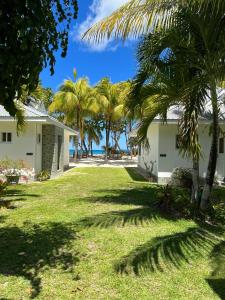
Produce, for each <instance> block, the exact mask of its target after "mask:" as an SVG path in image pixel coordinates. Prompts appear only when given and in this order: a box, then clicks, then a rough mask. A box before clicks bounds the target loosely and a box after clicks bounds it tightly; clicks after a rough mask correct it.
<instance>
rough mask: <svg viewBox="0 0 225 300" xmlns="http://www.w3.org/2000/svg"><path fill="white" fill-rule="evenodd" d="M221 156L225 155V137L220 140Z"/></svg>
mask: <svg viewBox="0 0 225 300" xmlns="http://www.w3.org/2000/svg"><path fill="white" fill-rule="evenodd" d="M219 154H224V137H220V138H219Z"/></svg>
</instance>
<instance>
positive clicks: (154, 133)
mask: <svg viewBox="0 0 225 300" xmlns="http://www.w3.org/2000/svg"><path fill="white" fill-rule="evenodd" d="M148 142H149V147H148V148H146V147H144V145H142V146H141V149H140V150H141V153H140V154H139V156H138V166H139V167H141V168H142V169H146V166H147V168H148V169H149V168H151V166H152V165H153V172H152V173H153V174H154V175H156V176H157V174H158V151H159V124H151V125H150V126H149V128H148Z"/></svg>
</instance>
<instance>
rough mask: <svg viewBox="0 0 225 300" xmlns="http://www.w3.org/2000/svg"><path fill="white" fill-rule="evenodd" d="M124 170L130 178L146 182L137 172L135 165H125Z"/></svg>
mask: <svg viewBox="0 0 225 300" xmlns="http://www.w3.org/2000/svg"><path fill="white" fill-rule="evenodd" d="M125 170H126V171H127V173H128V174H129V176H130V177H131V179H132V180H134V181H140V182H147V180H146V179H145V178H144V177H143V176H142V175H141V174H139V173H138V171H137V168H136V167H126V168H125Z"/></svg>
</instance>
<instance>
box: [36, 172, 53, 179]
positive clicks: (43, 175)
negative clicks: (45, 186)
mask: <svg viewBox="0 0 225 300" xmlns="http://www.w3.org/2000/svg"><path fill="white" fill-rule="evenodd" d="M49 178H50V173H49V171H47V170H43V171H41V172H39V173H38V174H37V180H38V181H46V180H48V179H49Z"/></svg>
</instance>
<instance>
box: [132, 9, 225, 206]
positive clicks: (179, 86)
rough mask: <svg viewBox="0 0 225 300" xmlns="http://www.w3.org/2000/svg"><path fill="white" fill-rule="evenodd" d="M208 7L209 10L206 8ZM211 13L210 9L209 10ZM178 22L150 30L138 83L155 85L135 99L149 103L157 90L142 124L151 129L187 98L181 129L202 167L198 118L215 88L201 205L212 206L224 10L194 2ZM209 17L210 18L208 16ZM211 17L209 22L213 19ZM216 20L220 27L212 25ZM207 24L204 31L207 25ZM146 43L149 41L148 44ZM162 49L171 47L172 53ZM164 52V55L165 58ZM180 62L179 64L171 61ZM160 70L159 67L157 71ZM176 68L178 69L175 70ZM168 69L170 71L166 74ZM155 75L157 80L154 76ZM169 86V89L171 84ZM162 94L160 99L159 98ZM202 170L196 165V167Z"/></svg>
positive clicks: (148, 87)
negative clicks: (194, 7) (213, 10)
mask: <svg viewBox="0 0 225 300" xmlns="http://www.w3.org/2000/svg"><path fill="white" fill-rule="evenodd" d="M204 13H205V11H204ZM208 13H209V15H210V11H209V12H208ZM176 16H177V19H176V24H177V26H176V24H175V25H174V28H172V29H170V30H168V31H166V32H164V31H163V34H161V35H160V33H157V34H155V35H154V36H150V38H149V40H148V39H147V40H146V41H147V42H146V45H145V44H144V47H142V50H141V51H140V52H139V58H140V60H141V71H140V72H139V74H138V77H137V82H138V84H137V86H136V87H135V88H134V94H135V93H136V91H137V90H138V86H142V85H143V84H144V83H146V80H147V79H148V80H151V83H152V82H153V83H154V85H152V84H151V85H147V86H145V88H144V89H142V94H141V97H140V99H139V101H137V100H138V98H137V97H136V98H135V102H138V103H139V104H140V101H141V102H142V105H146V102H145V101H144V100H145V99H146V98H148V97H149V96H154V101H151V105H150V106H149V103H148V102H147V105H146V107H145V112H144V114H145V118H144V120H143V122H142V127H141V130H142V131H144V135H143V134H142V137H144V136H145V134H146V130H147V128H148V126H149V123H150V122H151V121H152V119H153V118H154V116H155V115H156V114H157V113H162V112H163V110H164V111H166V109H167V108H168V107H169V106H170V105H172V104H174V103H176V102H177V103H183V105H184V108H185V113H184V115H183V118H182V122H183V126H180V130H181V131H183V132H182V136H183V144H184V145H185V147H186V150H187V151H186V152H189V153H192V156H193V160H194V166H195V169H197V161H198V153H199V145H198V142H197V131H196V130H197V124H198V123H197V119H198V114H199V113H200V112H201V110H202V107H203V105H204V103H205V102H206V95H207V92H208V91H210V101H211V105H212V111H213V136H212V146H211V151H210V157H209V165H208V171H207V177H206V184H205V187H204V190H203V194H202V200H201V208H202V209H203V210H205V209H206V208H207V206H208V202H209V196H210V193H211V189H212V185H213V181H214V174H215V169H216V161H217V152H218V149H217V147H218V146H217V144H218V99H217V90H216V88H217V85H218V83H219V81H221V80H223V78H224V76H225V69H224V59H225V57H224V51H223V47H222V49H221V50H220V47H221V45H223V46H225V45H224V29H223V25H222V20H223V18H224V17H223V15H219V13H218V14H217V15H216V16H214V18H212V16H211V18H204V17H203V16H202V15H201V14H200V12H198V13H195V11H193V10H192V9H190V8H186V9H183V10H181V11H180V12H178V13H177V14H176ZM209 20H210V21H209ZM209 23H210V24H209ZM216 26H217V32H215V31H212V28H215V27H216ZM202 28H204V31H203V30H202ZM146 46H147V47H146ZM163 51H164V52H165V51H167V55H166V54H165V53H164V55H163V56H162V53H163ZM160 56H161V57H163V58H161V59H160ZM173 65H174V66H175V69H174V68H173V67H172V66H173ZM158 70H160V72H158ZM174 71H175V72H176V73H174ZM165 75H166V76H165ZM154 80H155V81H154ZM168 88H169V89H168ZM156 100H157V101H156ZM196 171H197V170H196Z"/></svg>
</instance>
